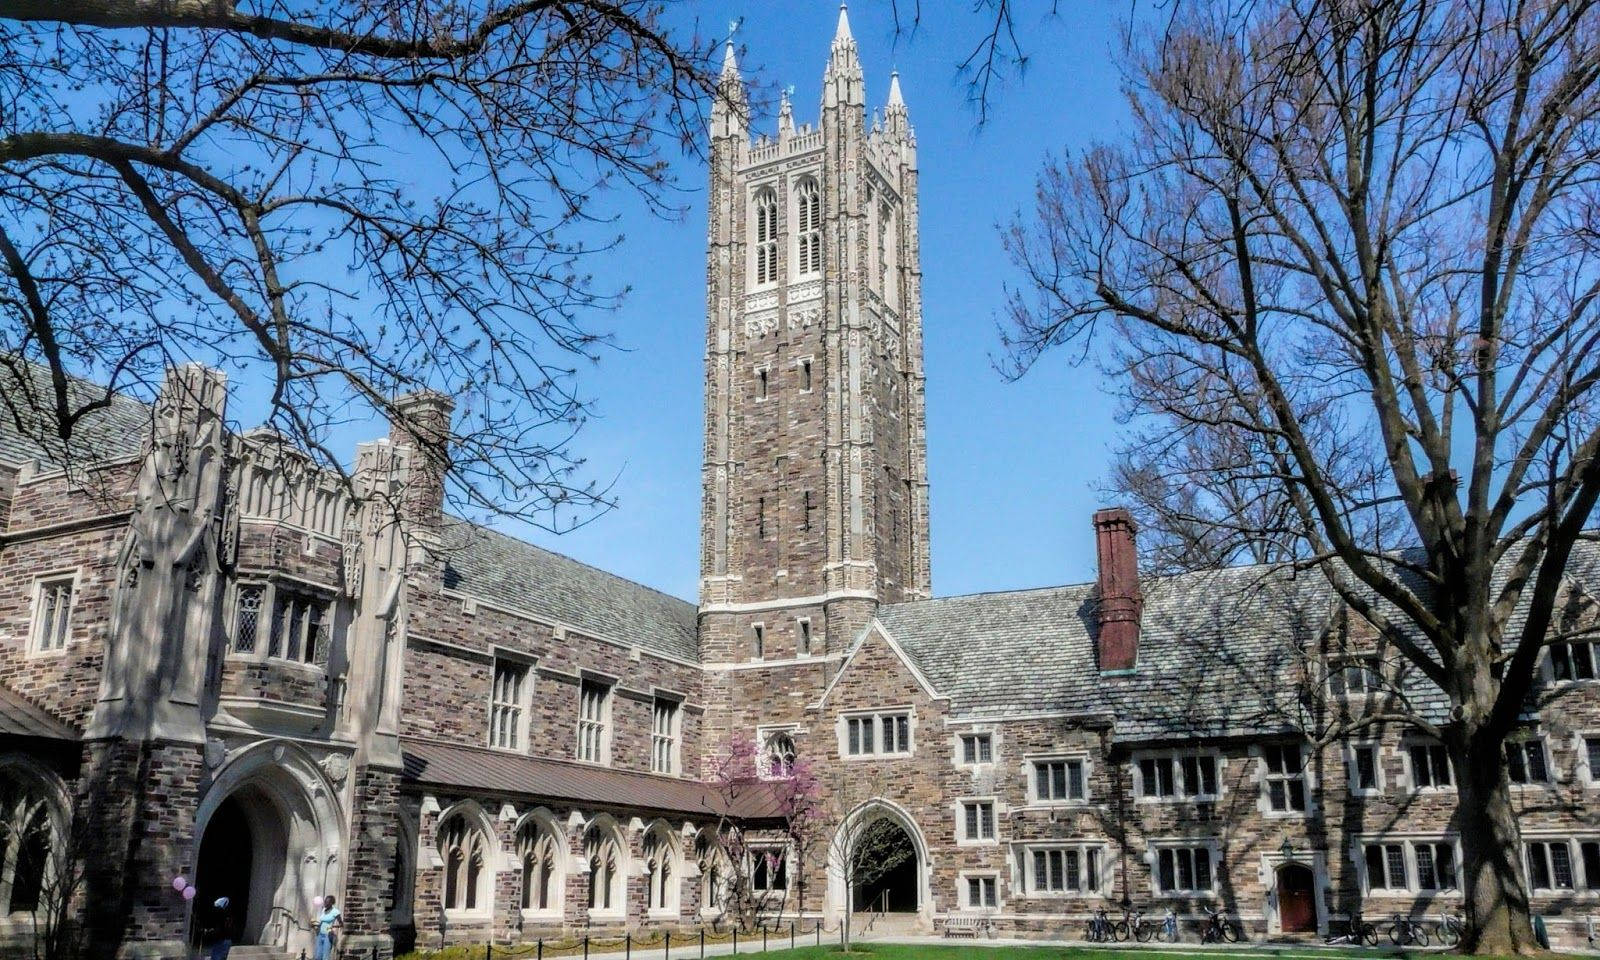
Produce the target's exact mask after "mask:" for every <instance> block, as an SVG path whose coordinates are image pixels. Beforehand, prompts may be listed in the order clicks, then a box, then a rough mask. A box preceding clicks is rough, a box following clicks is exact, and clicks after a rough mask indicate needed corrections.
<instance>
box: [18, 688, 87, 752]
mask: <svg viewBox="0 0 1600 960" xmlns="http://www.w3.org/2000/svg"><path fill="white" fill-rule="evenodd" d="M0 736H7V737H40V738H43V739H46V740H76V739H78V733H77V731H76V730H73V729H72V728H71V727H70V726H68V725H67V724H65V723H63V722H61V721H60V720H57V719H56V718H55V717H53V716H51V715H50V712H49V711H47V710H45V709H44V708H43V707H40V706H38V705H36V704H35V703H33V701H31V700H29V699H27V698H26V697H24V696H23V695H22V694H20V693H17V692H16V691H15V690H12V689H11V688H10V687H7V686H5V685H4V684H0Z"/></svg>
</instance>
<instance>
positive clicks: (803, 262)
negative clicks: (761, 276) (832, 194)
mask: <svg viewBox="0 0 1600 960" xmlns="http://www.w3.org/2000/svg"><path fill="white" fill-rule="evenodd" d="M794 193H795V211H794V212H795V218H794V219H795V234H796V236H797V238H798V246H797V247H796V250H795V274H796V275H797V276H801V277H809V276H813V275H815V274H818V273H821V272H822V192H821V191H820V190H818V189H817V181H816V178H814V177H803V178H801V180H800V181H799V183H797V184H796V185H795V191H794Z"/></svg>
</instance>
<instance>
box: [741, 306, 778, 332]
mask: <svg viewBox="0 0 1600 960" xmlns="http://www.w3.org/2000/svg"><path fill="white" fill-rule="evenodd" d="M777 332H778V313H777V311H776V310H769V311H764V312H762V313H758V314H751V315H749V316H746V317H745V318H744V335H745V336H746V337H751V338H755V337H764V336H766V335H767V334H769V333H777Z"/></svg>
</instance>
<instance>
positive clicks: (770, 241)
mask: <svg viewBox="0 0 1600 960" xmlns="http://www.w3.org/2000/svg"><path fill="white" fill-rule="evenodd" d="M755 226H756V242H755V250H756V283H758V284H762V283H777V282H778V197H777V194H774V193H773V192H772V188H771V187H763V188H761V189H760V190H758V191H756V196H755Z"/></svg>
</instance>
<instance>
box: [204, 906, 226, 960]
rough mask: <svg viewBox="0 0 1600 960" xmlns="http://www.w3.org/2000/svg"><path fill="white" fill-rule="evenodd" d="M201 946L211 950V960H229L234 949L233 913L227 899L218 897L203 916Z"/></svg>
mask: <svg viewBox="0 0 1600 960" xmlns="http://www.w3.org/2000/svg"><path fill="white" fill-rule="evenodd" d="M200 945H201V946H202V947H210V948H211V960H227V958H228V951H229V950H232V949H233V911H231V910H229V909H228V898H227V897H218V898H217V899H216V900H214V901H213V902H212V904H211V906H210V907H208V908H206V911H205V913H204V914H203V915H202V916H201V918H200Z"/></svg>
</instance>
